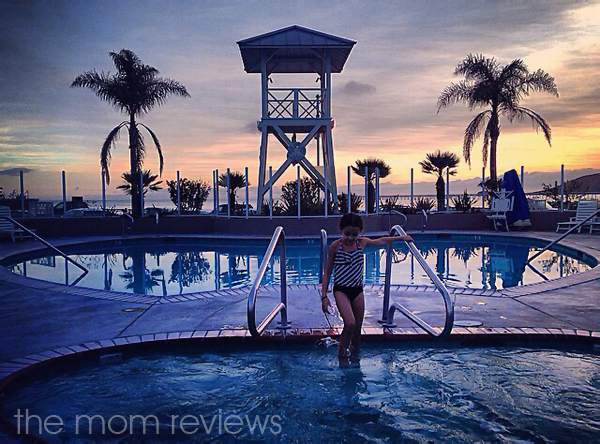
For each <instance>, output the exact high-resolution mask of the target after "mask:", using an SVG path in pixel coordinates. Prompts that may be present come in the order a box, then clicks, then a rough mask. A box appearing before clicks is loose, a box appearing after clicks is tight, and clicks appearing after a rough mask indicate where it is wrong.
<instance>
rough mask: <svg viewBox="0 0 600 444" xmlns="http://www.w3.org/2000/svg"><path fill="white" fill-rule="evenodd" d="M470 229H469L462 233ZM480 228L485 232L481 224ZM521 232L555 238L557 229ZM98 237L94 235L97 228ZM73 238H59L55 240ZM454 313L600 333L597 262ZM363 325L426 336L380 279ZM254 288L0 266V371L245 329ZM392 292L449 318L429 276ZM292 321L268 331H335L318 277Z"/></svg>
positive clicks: (264, 298) (461, 294)
mask: <svg viewBox="0 0 600 444" xmlns="http://www.w3.org/2000/svg"><path fill="white" fill-rule="evenodd" d="M461 234H463V233H461ZM478 234H482V233H481V232H479V233H478ZM517 236H526V237H535V238H545V239H550V240H551V239H553V238H556V237H557V235H556V234H555V233H547V232H544V233H525V234H523V233H521V234H517ZM95 239H96V238H95ZM73 240H74V239H61V240H60V241H58V242H57V243H58V244H62V243H69V242H72V241H73ZM564 243H565V244H566V245H570V246H573V247H576V248H580V249H582V250H584V251H586V252H587V253H590V254H592V255H594V256H595V257H596V258H600V236H597V235H589V234H573V235H571V236H569V238H567V242H564ZM38 247H39V243H37V242H34V241H26V242H22V243H16V244H10V243H3V244H0V257H6V256H7V255H9V254H12V253H14V252H15V251H26V250H29V249H32V248H38ZM279 293H280V288H279V287H278V286H265V287H262V288H261V290H260V293H259V297H258V303H257V319H258V320H260V319H262V318H263V317H264V316H265V315H266V314H267V313H268V312H269V311H270V310H271V308H272V307H273V306H274V305H275V303H276V301H277V300H278V299H279ZM451 293H452V296H453V297H454V298H455V321H456V322H459V323H460V322H461V321H462V322H466V323H467V324H470V323H473V324H481V325H480V326H479V327H469V328H466V327H458V326H455V328H454V329H453V336H455V337H456V338H464V337H468V336H469V337H473V336H478V335H488V336H489V335H494V336H501V335H510V336H514V335H520V336H522V337H524V336H536V335H542V336H545V337H548V336H553V337H558V336H562V337H570V336H571V337H572V336H577V337H582V336H583V337H586V338H589V339H591V340H599V339H598V338H600V308H599V307H600V266H598V267H596V268H594V269H592V270H589V271H586V272H584V273H581V274H579V275H572V276H569V277H566V278H563V279H557V280H552V281H547V282H541V283H537V284H531V285H527V286H523V287H512V288H509V289H505V290H499V291H490V290H475V289H464V288H454V289H452V290H451ZM365 296H366V299H365V303H366V316H365V324H364V326H363V334H365V335H367V336H369V337H384V336H385V337H390V336H391V337H393V338H398V337H405V336H406V337H408V336H412V337H414V336H415V335H417V336H419V337H422V338H423V339H427V338H428V336H427V335H426V334H425V333H424V332H423V331H422V330H420V329H418V328H416V327H415V325H414V324H413V323H412V322H411V321H409V320H408V319H406V318H404V316H402V315H400V314H397V315H396V321H397V325H398V327H397V328H394V329H387V328H385V329H384V328H382V327H381V326H380V325H379V324H378V322H377V321H378V319H380V318H381V315H382V312H381V310H382V298H383V286H382V285H367V286H366V287H365ZM247 298H248V288H243V289H234V290H221V291H209V292H201V293H193V294H186V295H182V296H166V297H158V296H147V295H146V296H144V295H135V294H126V293H117V292H105V291H100V290H92V289H86V288H77V287H67V286H64V285H57V284H53V283H48V282H43V281H38V280H34V279H29V278H24V277H21V276H17V275H15V274H13V273H10V272H9V271H8V270H6V269H4V268H2V269H0V337H1V338H2V341H1V342H0V379H2V378H7V377H9V376H10V375H11V374H14V372H16V371H18V370H21V369H23V368H25V367H27V366H29V365H31V364H36V363H39V362H41V361H45V360H47V359H49V358H51V357H55V356H60V355H68V354H72V353H75V352H77V351H86V350H97V349H100V348H102V347H114V346H119V345H124V344H130V343H140V342H146V341H163V340H171V339H180V338H202V339H203V340H212V339H217V340H218V339H219V338H244V340H252V339H251V338H250V336H249V333H248V330H247V321H246V307H247ZM392 299H393V300H395V301H398V302H401V303H402V304H403V305H405V306H407V307H408V308H409V309H410V310H411V311H413V312H414V313H416V314H418V315H419V316H420V317H422V318H423V319H425V320H427V321H428V322H429V323H430V324H431V325H434V326H436V327H442V326H443V324H444V319H445V317H444V309H443V302H442V298H441V297H440V295H439V293H437V292H436V291H435V288H434V287H431V286H406V285H396V286H393V287H392ZM288 300H289V319H290V320H291V322H292V329H291V330H288V331H287V332H286V333H285V334H283V333H282V332H281V331H280V330H277V329H276V328H275V322H273V323H272V324H271V326H270V329H269V330H267V332H266V333H265V336H266V337H272V336H278V337H284V336H285V337H286V338H301V337H309V338H312V337H314V338H318V337H323V336H328V335H336V334H338V333H339V331H340V329H341V325H342V323H341V320H340V319H339V318H338V317H337V316H332V315H325V314H323V313H322V311H321V305H320V290H319V286H318V285H314V284H310V285H308V284H307V285H296V284H295V285H289V286H288Z"/></svg>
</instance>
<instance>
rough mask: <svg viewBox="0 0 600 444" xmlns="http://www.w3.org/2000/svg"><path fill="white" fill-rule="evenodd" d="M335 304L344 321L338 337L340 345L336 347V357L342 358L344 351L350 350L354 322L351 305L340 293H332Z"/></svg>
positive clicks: (346, 297) (354, 326) (354, 327)
mask: <svg viewBox="0 0 600 444" xmlns="http://www.w3.org/2000/svg"><path fill="white" fill-rule="evenodd" d="M333 295H334V297H335V302H336V303H337V307H338V311H339V312H340V315H341V316H342V319H343V321H344V329H343V330H342V334H341V335H340V345H339V347H338V355H340V356H344V355H345V353H346V350H348V349H349V348H350V341H351V340H352V336H353V335H354V330H355V329H356V320H355V319H354V312H353V310H352V304H351V303H350V299H348V296H346V295H345V294H344V293H342V292H341V291H336V292H334V293H333Z"/></svg>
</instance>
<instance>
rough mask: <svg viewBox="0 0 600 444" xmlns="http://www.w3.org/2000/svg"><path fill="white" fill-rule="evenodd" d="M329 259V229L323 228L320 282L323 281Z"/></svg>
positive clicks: (320, 248)
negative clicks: (326, 262)
mask: <svg viewBox="0 0 600 444" xmlns="http://www.w3.org/2000/svg"><path fill="white" fill-rule="evenodd" d="M326 260H327V231H325V230H324V229H322V228H321V245H320V247H319V284H322V283H323V271H324V270H325V261H326Z"/></svg>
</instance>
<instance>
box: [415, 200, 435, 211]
mask: <svg viewBox="0 0 600 444" xmlns="http://www.w3.org/2000/svg"><path fill="white" fill-rule="evenodd" d="M434 206H435V201H434V200H432V199H429V198H427V197H417V198H416V199H415V201H414V203H413V207H414V209H415V210H417V211H421V210H425V211H430V210H431V209H432V208H433V207H434Z"/></svg>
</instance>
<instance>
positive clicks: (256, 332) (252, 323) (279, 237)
mask: <svg viewBox="0 0 600 444" xmlns="http://www.w3.org/2000/svg"><path fill="white" fill-rule="evenodd" d="M279 242H281V246H280V248H279V274H280V296H281V300H280V302H279V303H278V304H277V305H275V307H274V308H273V310H271V312H270V313H269V314H268V315H267V316H266V317H265V318H264V319H263V320H262V322H261V323H260V324H259V325H258V327H257V326H256V297H257V295H258V289H259V288H260V283H261V281H262V278H263V276H264V275H265V271H267V267H268V266H269V262H270V260H271V257H272V256H273V253H274V252H275V247H277V244H278V243H279ZM287 307H288V304H287V276H286V270H285V232H284V231H283V227H277V228H276V229H275V232H274V233H273V237H271V243H270V244H269V246H268V247H267V251H266V252H265V256H264V258H263V260H262V262H261V264H260V268H259V270H258V274H257V275H256V278H255V279H254V283H253V284H252V288H251V289H250V294H249V295H248V313H247V314H248V330H249V331H250V334H251V335H252V336H253V337H255V338H256V337H259V336H260V335H261V334H262V332H263V331H264V330H265V328H267V325H269V323H270V322H271V321H272V320H273V318H275V316H277V315H278V314H279V313H281V320H280V322H279V325H278V327H277V328H279V329H284V330H285V329H288V328H290V323H289V322H288V319H287Z"/></svg>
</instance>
